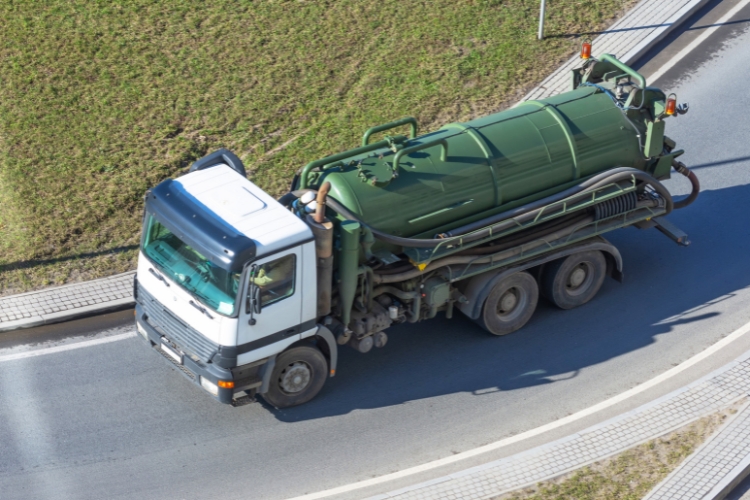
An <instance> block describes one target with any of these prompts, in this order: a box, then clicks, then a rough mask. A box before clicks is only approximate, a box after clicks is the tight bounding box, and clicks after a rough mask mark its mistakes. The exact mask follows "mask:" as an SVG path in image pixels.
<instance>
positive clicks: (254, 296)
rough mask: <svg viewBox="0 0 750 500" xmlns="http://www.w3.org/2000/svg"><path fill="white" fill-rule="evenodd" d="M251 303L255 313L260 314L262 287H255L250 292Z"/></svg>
mask: <svg viewBox="0 0 750 500" xmlns="http://www.w3.org/2000/svg"><path fill="white" fill-rule="evenodd" d="M250 302H251V304H252V307H253V312H254V313H255V314H260V311H261V303H260V287H259V286H256V285H253V287H252V289H251V291H250Z"/></svg>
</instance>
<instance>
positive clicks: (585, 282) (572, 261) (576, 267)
mask: <svg viewBox="0 0 750 500" xmlns="http://www.w3.org/2000/svg"><path fill="white" fill-rule="evenodd" d="M606 274H607V261H606V260H605V259H604V255H602V253H601V252H599V251H592V252H581V253H577V254H573V255H570V256H569V257H566V258H564V259H559V260H556V261H554V262H551V263H549V264H548V265H547V266H546V267H545V269H544V273H543V275H542V293H543V294H544V296H545V297H546V298H548V299H549V300H551V301H552V302H553V303H554V304H555V305H556V306H557V307H559V308H560V309H573V308H574V307H578V306H580V305H583V304H585V303H586V302H588V301H589V300H591V299H593V298H594V295H596V293H597V292H598V291H599V289H600V288H601V287H602V284H603V283H604V277H605V276H606Z"/></svg>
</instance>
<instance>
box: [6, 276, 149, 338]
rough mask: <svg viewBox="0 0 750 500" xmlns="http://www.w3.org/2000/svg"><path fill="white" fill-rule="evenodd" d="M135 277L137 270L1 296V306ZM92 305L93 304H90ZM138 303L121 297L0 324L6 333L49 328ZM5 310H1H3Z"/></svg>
mask: <svg viewBox="0 0 750 500" xmlns="http://www.w3.org/2000/svg"><path fill="white" fill-rule="evenodd" d="M134 275H135V271H127V272H124V273H120V274H115V275H112V276H107V277H104V278H98V279H95V280H91V281H85V282H82V283H71V284H68V285H60V286H55V287H50V288H44V289H42V290H36V291H32V292H25V293H21V294H18V295H9V296H6V297H0V306H2V303H3V302H6V303H7V302H11V301H13V302H20V303H23V302H24V299H26V298H31V297H39V296H47V295H48V296H53V297H54V296H56V295H57V294H58V293H60V292H63V293H65V292H68V291H71V292H72V293H75V291H78V290H83V289H86V288H89V289H90V288H97V287H98V286H99V285H104V284H110V283H112V282H114V281H118V280H132V276H134ZM89 302H90V301H89ZM133 304H135V299H134V298H133V296H132V294H131V295H130V296H128V297H120V298H113V299H105V300H103V301H102V302H99V303H95V304H87V305H83V306H81V307H75V308H70V309H65V310H58V311H53V312H43V311H42V312H39V313H36V314H31V315H30V316H27V317H23V318H20V319H14V320H10V321H0V332H7V331H11V330H20V329H22V328H33V327H36V326H43V325H50V324H54V323H61V322H63V321H70V320H73V319H79V318H83V317H87V316H94V315H97V314H102V313H105V312H112V311H118V310H122V309H127V308H128V307H131V306H132V305H133ZM0 309H2V307H0Z"/></svg>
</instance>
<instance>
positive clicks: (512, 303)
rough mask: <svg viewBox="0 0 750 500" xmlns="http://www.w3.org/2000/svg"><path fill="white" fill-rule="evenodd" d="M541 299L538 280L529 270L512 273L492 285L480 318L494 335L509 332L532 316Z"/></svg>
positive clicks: (481, 322) (483, 324)
mask: <svg viewBox="0 0 750 500" xmlns="http://www.w3.org/2000/svg"><path fill="white" fill-rule="evenodd" d="M538 301H539V287H538V286H537V284H536V280H535V279H534V278H532V277H531V275H530V274H529V273H527V272H525V271H522V272H518V273H515V274H512V275H510V276H508V277H507V278H505V279H503V280H501V281H499V282H498V283H497V284H496V285H495V286H494V287H493V288H492V290H491V291H490V294H489V295H488V296H487V300H485V302H484V307H483V308H482V314H481V315H480V316H479V318H478V320H477V322H478V323H479V324H480V325H481V326H482V328H484V329H485V330H487V331H488V332H490V333H492V334H494V335H507V334H509V333H511V332H515V331H516V330H518V329H519V328H521V327H522V326H523V325H525V324H526V323H527V322H528V321H529V319H531V315H532V314H534V310H535V309H536V305H537V302H538Z"/></svg>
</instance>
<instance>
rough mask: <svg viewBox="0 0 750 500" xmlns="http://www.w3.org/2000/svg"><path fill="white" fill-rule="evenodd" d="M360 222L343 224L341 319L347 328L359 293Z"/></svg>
mask: <svg viewBox="0 0 750 500" xmlns="http://www.w3.org/2000/svg"><path fill="white" fill-rule="evenodd" d="M360 229H361V226H360V224H359V222H356V221H353V220H345V221H343V222H342V223H341V258H340V259H339V298H340V303H341V319H342V323H344V326H345V327H346V328H348V327H349V322H350V321H351V318H352V305H353V304H354V296H355V295H356V293H357V279H358V276H359V273H358V269H359V234H360Z"/></svg>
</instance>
